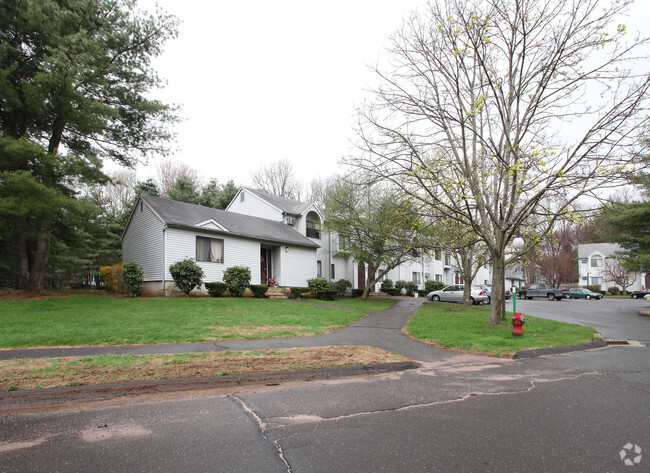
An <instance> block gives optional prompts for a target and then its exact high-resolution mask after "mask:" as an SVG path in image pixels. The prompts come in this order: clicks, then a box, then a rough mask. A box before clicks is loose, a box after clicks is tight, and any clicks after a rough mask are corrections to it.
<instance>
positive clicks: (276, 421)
mask: <svg viewBox="0 0 650 473" xmlns="http://www.w3.org/2000/svg"><path fill="white" fill-rule="evenodd" d="M599 375H602V373H600V372H597V371H592V372H587V373H579V374H576V375H573V376H563V377H558V378H553V379H541V380H531V381H528V382H529V383H530V386H529V387H528V388H526V389H519V390H516V391H500V392H472V393H468V394H465V395H463V396H460V397H457V398H454V399H445V400H439V401H432V402H425V403H418V404H409V405H407V406H400V407H392V408H386V409H375V410H371V411H363V412H355V413H353V414H346V415H340V416H335V417H322V416H317V415H299V416H291V417H275V418H273V419H269V422H268V423H265V425H266V426H267V427H266V428H265V431H266V430H269V429H270V428H284V427H287V426H288V425H296V424H308V423H318V422H332V421H338V420H343V419H353V418H356V417H366V416H372V415H375V414H383V413H386V412H402V411H408V410H413V409H420V408H426V407H434V406H440V405H445V404H453V403H457V402H463V401H467V400H468V399H471V398H473V397H476V396H503V395H517V394H527V393H529V392H531V391H532V390H533V389H535V388H536V387H537V386H538V385H541V384H544V383H554V382H559V381H568V380H574V379H578V378H582V377H584V376H599ZM260 422H261V419H260ZM269 425H272V427H268V426H269ZM279 440H283V439H279Z"/></svg>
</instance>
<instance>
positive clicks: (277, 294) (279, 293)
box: [266, 287, 290, 299]
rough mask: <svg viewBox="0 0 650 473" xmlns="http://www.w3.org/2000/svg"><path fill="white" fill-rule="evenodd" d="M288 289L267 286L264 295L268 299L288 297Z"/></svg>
mask: <svg viewBox="0 0 650 473" xmlns="http://www.w3.org/2000/svg"><path fill="white" fill-rule="evenodd" d="M289 294H290V292H289V290H288V289H284V288H282V287H269V289H268V291H266V295H267V296H269V299H289Z"/></svg>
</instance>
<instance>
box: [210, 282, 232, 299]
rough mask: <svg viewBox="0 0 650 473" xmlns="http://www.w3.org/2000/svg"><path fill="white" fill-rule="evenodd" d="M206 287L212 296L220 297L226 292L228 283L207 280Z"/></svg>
mask: <svg viewBox="0 0 650 473" xmlns="http://www.w3.org/2000/svg"><path fill="white" fill-rule="evenodd" d="M205 289H206V291H208V294H210V295H211V296H212V297H220V296H221V295H222V294H223V293H224V292H226V289H228V285H227V284H226V283H225V282H206V283H205Z"/></svg>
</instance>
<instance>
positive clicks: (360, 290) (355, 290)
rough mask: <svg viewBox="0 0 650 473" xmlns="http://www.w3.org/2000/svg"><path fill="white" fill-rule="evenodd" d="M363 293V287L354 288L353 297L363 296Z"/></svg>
mask: <svg viewBox="0 0 650 473" xmlns="http://www.w3.org/2000/svg"><path fill="white" fill-rule="evenodd" d="M362 295H363V289H352V297H361V296H362Z"/></svg>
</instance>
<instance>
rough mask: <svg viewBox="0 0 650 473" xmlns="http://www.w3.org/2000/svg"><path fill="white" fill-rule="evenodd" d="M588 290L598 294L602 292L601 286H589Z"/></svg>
mask: <svg viewBox="0 0 650 473" xmlns="http://www.w3.org/2000/svg"><path fill="white" fill-rule="evenodd" d="M587 289H589V290H590V291H594V292H598V293H600V292H601V289H600V284H592V285H591V286H587Z"/></svg>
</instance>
